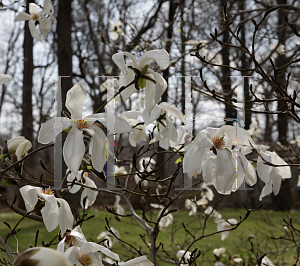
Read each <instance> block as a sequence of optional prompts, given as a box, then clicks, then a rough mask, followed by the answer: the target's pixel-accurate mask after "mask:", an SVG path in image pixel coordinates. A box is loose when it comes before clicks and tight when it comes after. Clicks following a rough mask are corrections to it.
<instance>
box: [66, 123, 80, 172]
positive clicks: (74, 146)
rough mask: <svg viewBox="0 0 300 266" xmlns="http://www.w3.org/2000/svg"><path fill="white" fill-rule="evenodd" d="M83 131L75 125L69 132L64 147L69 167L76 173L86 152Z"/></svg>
mask: <svg viewBox="0 0 300 266" xmlns="http://www.w3.org/2000/svg"><path fill="white" fill-rule="evenodd" d="M82 133H83V132H82V131H81V130H79V129H77V128H76V127H73V128H72V129H71V131H70V132H69V134H68V136H67V139H66V141H65V144H64V148H63V155H64V159H65V162H66V165H67V166H68V168H69V169H70V170H71V171H72V172H73V173H76V174H77V172H78V170H79V167H80V164H81V161H82V158H83V156H84V153H85V146H84V142H83V135H82Z"/></svg>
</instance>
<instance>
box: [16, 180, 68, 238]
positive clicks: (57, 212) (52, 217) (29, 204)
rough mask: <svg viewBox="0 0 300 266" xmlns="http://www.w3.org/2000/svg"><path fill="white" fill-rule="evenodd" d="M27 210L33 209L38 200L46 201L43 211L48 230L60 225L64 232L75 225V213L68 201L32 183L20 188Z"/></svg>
mask: <svg viewBox="0 0 300 266" xmlns="http://www.w3.org/2000/svg"><path fill="white" fill-rule="evenodd" d="M20 193H21V195H22V197H23V199H24V203H25V207H26V210H27V212H31V211H33V209H34V207H35V205H36V204H37V202H38V200H39V199H40V200H41V201H44V202H45V206H44V207H43V208H42V210H41V213H42V217H43V221H44V224H45V226H46V229H47V231H48V232H51V231H53V230H54V229H55V228H56V227H57V226H58V225H59V227H60V230H61V232H62V233H64V232H65V231H66V230H67V229H68V228H72V227H73V220H74V217H73V214H72V212H71V209H70V206H69V204H68V202H67V201H65V200H64V199H61V198H56V197H55V196H54V194H53V192H52V191H51V190H50V189H46V190H43V189H42V188H41V187H33V186H30V185H27V186H24V187H21V188H20Z"/></svg>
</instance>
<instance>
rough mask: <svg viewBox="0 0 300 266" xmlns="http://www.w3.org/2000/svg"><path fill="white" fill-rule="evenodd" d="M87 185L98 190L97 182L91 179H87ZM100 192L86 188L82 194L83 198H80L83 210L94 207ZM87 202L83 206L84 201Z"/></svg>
mask: <svg viewBox="0 0 300 266" xmlns="http://www.w3.org/2000/svg"><path fill="white" fill-rule="evenodd" d="M85 185H86V186H89V187H93V188H97V186H96V184H95V182H94V181H93V180H92V179H90V178H88V177H87V178H85ZM97 195H98V191H95V190H92V189H89V188H84V189H83V191H82V193H81V198H80V206H81V207H82V208H83V209H87V208H88V207H89V206H92V205H93V204H94V202H95V200H96V198H97ZM84 198H86V200H85V205H83V200H84Z"/></svg>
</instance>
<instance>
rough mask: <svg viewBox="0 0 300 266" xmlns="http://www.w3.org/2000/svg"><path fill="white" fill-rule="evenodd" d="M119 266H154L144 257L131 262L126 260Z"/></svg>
mask: <svg viewBox="0 0 300 266" xmlns="http://www.w3.org/2000/svg"><path fill="white" fill-rule="evenodd" d="M120 265H121V266H153V265H154V264H153V263H152V262H151V261H150V260H148V259H147V257H146V256H141V257H138V258H135V259H132V260H128V261H126V262H124V263H122V264H120Z"/></svg>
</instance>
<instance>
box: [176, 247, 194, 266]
mask: <svg viewBox="0 0 300 266" xmlns="http://www.w3.org/2000/svg"><path fill="white" fill-rule="evenodd" d="M191 254H192V253H191V252H190V251H187V252H185V250H182V249H181V250H178V252H177V253H176V257H177V258H178V260H179V261H181V262H182V263H180V266H184V265H188V260H189V259H191ZM182 256H184V257H183V259H182ZM181 259H182V260H181Z"/></svg>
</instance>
